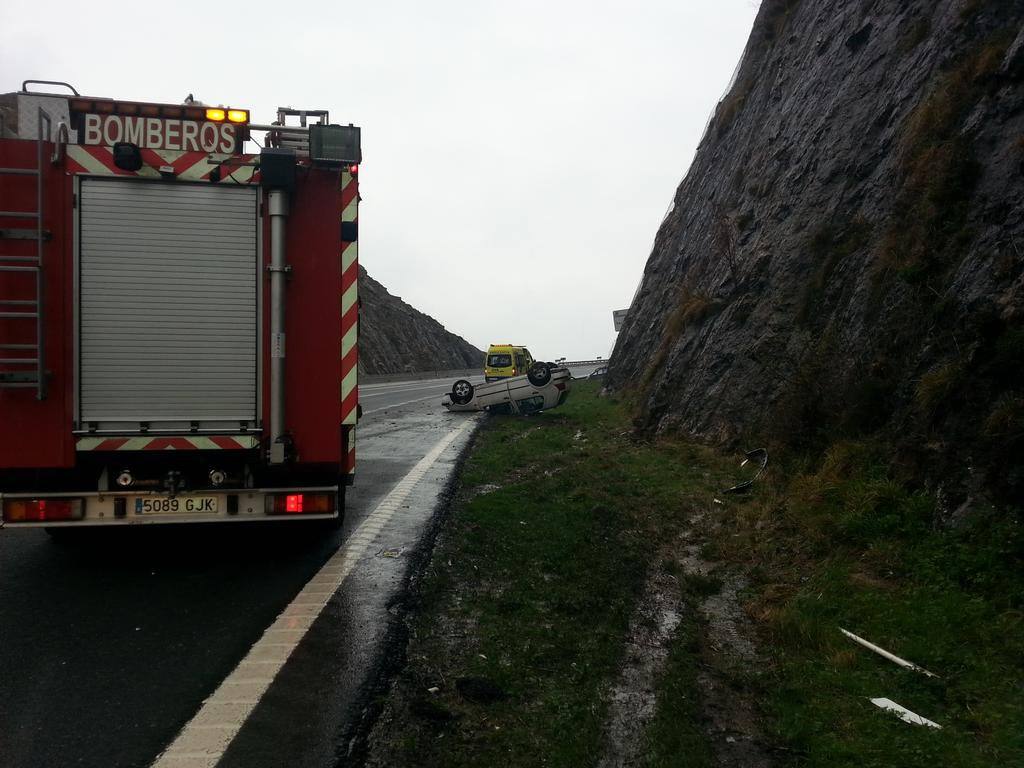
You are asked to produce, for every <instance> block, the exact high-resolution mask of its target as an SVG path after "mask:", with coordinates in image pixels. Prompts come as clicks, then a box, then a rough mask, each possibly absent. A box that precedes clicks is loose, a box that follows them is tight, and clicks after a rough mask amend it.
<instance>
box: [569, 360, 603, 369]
mask: <svg viewBox="0 0 1024 768" xmlns="http://www.w3.org/2000/svg"><path fill="white" fill-rule="evenodd" d="M559 365H564V366H565V367H566V368H581V367H583V366H584V365H608V361H607V360H569V361H567V362H564V363H559Z"/></svg>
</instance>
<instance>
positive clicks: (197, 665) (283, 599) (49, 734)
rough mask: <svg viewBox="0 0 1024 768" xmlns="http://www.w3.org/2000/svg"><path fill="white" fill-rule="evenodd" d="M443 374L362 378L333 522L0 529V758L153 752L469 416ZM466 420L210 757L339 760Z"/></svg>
mask: <svg viewBox="0 0 1024 768" xmlns="http://www.w3.org/2000/svg"><path fill="white" fill-rule="evenodd" d="M450 386H451V382H450V381H445V382H437V381H426V382H393V383H391V384H389V385H376V386H375V385H370V386H368V387H365V389H364V390H361V398H362V403H363V408H364V419H363V421H362V422H361V423H360V427H359V431H358V433H357V435H358V436H357V440H358V442H357V455H358V468H357V481H356V486H355V487H353V488H349V489H348V498H347V500H346V506H347V514H346V522H345V526H344V527H343V529H342V530H341V531H335V532H330V533H324V532H317V533H311V532H310V531H309V530H308V529H306V530H304V528H305V527H304V526H296V527H291V528H285V527H281V526H274V527H273V530H271V529H270V526H267V525H253V526H251V528H250V527H245V530H240V528H241V526H233V525H229V526H201V527H197V528H190V529H185V528H175V527H171V528H166V529H158V530H153V529H144V530H134V529H130V530H118V531H109V530H107V531H98V532H96V533H97V535H96V536H89V537H86V538H84V539H83V540H81V541H75V542H72V543H70V545H68V546H64V545H59V544H57V543H56V542H53V541H50V540H49V537H48V536H47V535H46V533H45V532H44V531H42V530H24V531H14V532H12V531H0V766H3V767H4V768H23V767H26V766H47V767H49V766H66V765H67V766H71V765H74V766H97V767H102V768H108V767H112V766H149V765H150V764H152V762H153V761H154V759H156V757H157V755H158V754H160V752H161V751H162V750H164V749H165V748H166V747H167V746H168V745H169V744H170V743H171V742H172V741H173V740H174V738H175V736H176V735H177V734H178V732H179V731H180V730H181V729H182V727H183V726H185V725H186V723H188V722H189V721H190V719H191V718H192V717H193V716H194V715H195V714H196V711H197V710H198V709H199V707H200V705H201V704H202V702H203V700H204V699H206V698H207V697H209V696H210V695H211V694H212V693H213V692H214V691H215V690H216V689H217V687H218V685H219V684H220V683H221V681H222V680H223V679H224V678H225V677H227V676H228V675H229V674H230V673H231V671H232V670H233V669H234V668H235V666H236V665H237V664H238V662H239V661H240V660H241V659H242V658H243V657H244V656H245V655H246V653H247V652H248V650H249V648H250V647H251V646H252V645H253V644H254V643H255V642H256V641H257V640H258V639H259V638H260V637H261V635H262V634H263V632H264V630H265V629H266V628H267V627H268V626H269V625H270V624H271V623H272V622H273V621H274V620H275V618H276V617H277V616H278V615H279V614H280V613H281V612H282V611H283V610H284V609H285V607H286V606H288V605H289V603H290V602H291V600H292V599H293V598H294V596H295V595H296V594H297V593H298V592H299V590H301V589H302V588H303V586H304V585H305V584H306V583H307V582H308V581H309V580H310V579H311V578H312V577H313V576H314V575H315V574H316V573H317V572H318V571H319V569H320V568H321V566H323V564H324V563H325V562H327V561H328V559H329V558H331V556H332V554H333V553H334V552H335V551H336V550H337V549H338V547H339V546H340V545H343V544H344V543H345V542H346V540H347V538H348V537H349V536H350V535H351V532H352V531H353V530H354V529H356V528H357V527H358V526H359V525H360V523H362V522H363V521H364V520H365V519H366V517H367V515H369V514H370V513H372V512H373V511H374V510H375V509H376V508H377V506H378V504H379V503H380V501H381V499H383V498H384V497H385V496H386V495H387V494H388V493H389V491H391V490H392V488H393V487H394V486H395V483H396V482H398V481H399V480H400V479H402V478H403V477H405V476H406V474H407V473H408V472H409V470H410V469H411V468H412V467H413V466H414V465H415V464H416V463H417V462H418V461H419V460H420V459H421V458H422V457H423V456H424V455H425V454H426V453H427V452H428V451H430V449H431V448H432V447H433V446H434V445H436V444H437V443H438V442H439V441H440V440H441V439H443V438H444V437H445V435H447V434H449V433H450V432H452V430H453V429H456V428H457V427H458V426H460V425H461V424H462V422H463V421H464V420H465V419H466V418H475V417H474V416H472V415H467V414H448V413H447V412H445V411H444V409H443V408H441V407H440V405H439V402H440V399H441V396H442V394H443V393H444V392H445V391H447V390H448V389H450ZM471 433H472V429H467V430H465V431H464V432H462V433H461V434H460V435H459V437H458V438H457V439H456V440H455V442H454V443H453V444H452V445H451V446H450V447H448V448H447V449H445V451H444V452H443V453H442V454H440V456H439V457H438V460H437V462H436V463H435V464H433V465H432V466H431V467H430V468H429V469H428V470H427V471H426V474H425V476H424V477H423V479H422V480H420V481H419V482H418V483H417V484H416V486H415V487H414V489H413V490H412V492H411V493H410V494H409V495H408V498H407V500H406V501H405V503H404V504H402V505H401V506H400V507H399V508H398V509H397V510H396V512H395V514H394V515H392V516H391V518H390V520H389V521H388V523H387V525H386V526H384V528H383V529H381V530H380V532H379V534H378V535H376V536H375V538H374V540H373V542H372V544H370V545H369V546H368V547H367V548H366V549H365V551H364V552H363V553H362V555H361V556H360V558H359V560H358V562H357V563H356V567H355V568H354V569H353V571H352V572H351V574H350V575H349V576H348V578H347V579H346V580H345V581H344V582H343V583H342V585H341V588H340V589H339V590H338V591H337V592H336V593H335V594H334V595H333V597H332V598H331V599H330V600H329V601H328V603H327V605H326V607H325V608H324V610H323V612H322V613H321V614H320V616H319V618H318V619H317V620H316V621H315V622H314V623H313V625H312V628H311V629H310V631H309V632H308V633H307V634H306V635H305V636H304V637H303V639H302V640H301V642H300V643H299V645H298V647H297V648H296V649H295V651H294V653H292V655H291V657H290V658H289V660H288V662H287V663H286V664H285V666H284V668H283V669H282V670H281V672H280V674H278V675H277V677H276V678H275V679H274V682H273V683H272V684H271V685H270V687H269V689H268V690H267V693H266V695H265V696H264V697H263V698H262V700H261V701H260V703H259V704H258V705H256V708H255V710H254V711H253V712H252V714H251V716H250V717H249V718H248V720H247V721H246V722H245V724H244V726H243V727H242V728H241V731H240V732H239V733H238V735H237V737H236V738H235V739H234V741H233V742H232V743H231V745H230V747H228V749H227V752H226V754H225V755H224V757H223V759H222V760H221V761H220V763H219V764H220V765H222V766H250V767H251V768H261V767H262V766H278V765H280V766H306V765H308V766H314V765H315V766H331V765H339V764H344V763H345V762H346V756H347V755H348V752H349V748H350V740H351V736H352V734H353V733H354V731H355V725H356V724H357V723H358V720H359V718H361V717H362V715H363V702H364V699H365V698H366V694H367V693H368V692H369V690H370V686H371V685H372V682H373V680H374V673H375V671H377V670H378V669H379V668H381V666H382V665H385V664H386V663H387V660H388V650H389V649H388V648H387V646H386V643H385V640H386V638H387V637H388V633H389V630H390V627H391V625H392V624H393V621H394V613H395V612H394V610H393V607H394V604H395V602H396V601H398V600H399V599H400V597H401V588H402V585H403V583H404V581H405V579H406V577H407V573H408V571H409V568H410V566H411V564H412V563H413V555H414V553H415V552H416V547H417V545H418V544H419V542H420V540H421V538H422V536H423V533H424V531H425V530H426V529H427V527H428V523H429V521H430V519H431V516H432V512H433V510H434V509H435V507H436V503H437V501H438V498H439V496H440V494H441V493H442V491H443V490H444V487H445V484H446V481H447V479H448V477H449V475H450V473H451V470H452V469H453V467H454V464H455V461H456V459H457V457H458V455H459V453H460V452H461V449H462V448H463V447H464V445H465V444H466V442H467V441H468V439H469V436H470V434H471ZM191 764H192V765H202V764H209V763H208V762H206V761H194V762H192V763H191ZM181 765H183V766H184V765H186V762H185V761H182V762H181Z"/></svg>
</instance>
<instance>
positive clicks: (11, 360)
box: [0, 357, 39, 365]
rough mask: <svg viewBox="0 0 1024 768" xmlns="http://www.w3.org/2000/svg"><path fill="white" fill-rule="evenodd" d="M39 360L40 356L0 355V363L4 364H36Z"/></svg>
mask: <svg viewBox="0 0 1024 768" xmlns="http://www.w3.org/2000/svg"><path fill="white" fill-rule="evenodd" d="M38 362H39V358H38V357H0V363H2V364H4V365H35V364H36V363H38Z"/></svg>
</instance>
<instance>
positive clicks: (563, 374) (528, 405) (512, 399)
mask: <svg viewBox="0 0 1024 768" xmlns="http://www.w3.org/2000/svg"><path fill="white" fill-rule="evenodd" d="M571 380H572V375H571V374H570V373H569V369H568V368H560V367H558V366H556V365H553V364H552V363H534V364H533V365H532V366H531V367H530V369H529V370H528V371H527V373H526V375H525V376H513V377H512V378H510V379H501V380H499V381H494V382H486V383H484V384H477V385H475V386H474V385H473V384H471V383H470V382H468V381H466V380H465V379H459V380H458V381H456V382H455V383H454V384H453V385H452V391H451V392H450V393H449V394H447V395H445V396H444V399H443V400H442V401H441V404H442V405H443V406H444V407H445V408H447V409H448V410H449V411H488V412H489V413H536V412H538V411H543V410H546V409H548V408H554V407H555V406H558V405H561V404H562V403H564V402H565V399H566V398H567V397H568V396H569V382H570V381H571Z"/></svg>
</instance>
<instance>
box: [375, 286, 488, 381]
mask: <svg viewBox="0 0 1024 768" xmlns="http://www.w3.org/2000/svg"><path fill="white" fill-rule="evenodd" d="M359 297H360V301H361V302H362V308H361V309H360V313H359V370H360V372H362V373H369V374H375V373H403V372H407V371H408V372H413V371H449V370H456V369H460V368H480V369H481V370H483V364H484V353H483V352H482V351H480V350H479V349H477V348H476V347H474V346H473V345H472V344H470V343H469V342H468V341H466V340H465V339H463V338H462V337H460V336H456V335H455V334H454V333H449V332H448V331H446V330H445V329H444V326H443V325H441V324H440V323H439V322H437V320H435V319H434V318H432V317H429V316H427V315H424V314H423V313H422V312H418V311H417V310H415V309H413V308H412V307H410V306H409V305H408V304H406V303H405V302H404V301H402V300H401V299H400V298H398V297H397V296H392V295H391V294H390V293H388V290H387V288H385V287H384V286H383V285H381V284H380V283H378V282H377V281H376V280H374V279H373V278H372V277H370V276H369V275H368V274H367V273H366V270H365V269H363V268H362V267H359Z"/></svg>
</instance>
